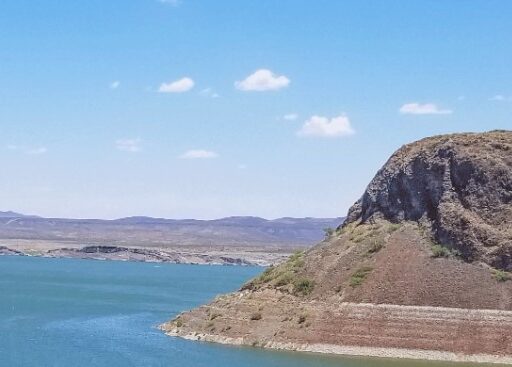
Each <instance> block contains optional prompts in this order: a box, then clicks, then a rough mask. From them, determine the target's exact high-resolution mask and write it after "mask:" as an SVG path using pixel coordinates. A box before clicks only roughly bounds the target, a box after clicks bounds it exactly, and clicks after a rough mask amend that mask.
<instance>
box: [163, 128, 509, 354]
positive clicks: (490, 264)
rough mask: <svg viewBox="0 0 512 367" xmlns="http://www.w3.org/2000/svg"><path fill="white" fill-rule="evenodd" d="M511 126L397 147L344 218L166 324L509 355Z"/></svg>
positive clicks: (293, 345) (322, 344)
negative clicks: (236, 287) (312, 242)
mask: <svg viewBox="0 0 512 367" xmlns="http://www.w3.org/2000/svg"><path fill="white" fill-rule="evenodd" d="M511 195H512V132H507V131H494V132H489V133H481V134H454V135H445V136H438V137H432V138H427V139H424V140H421V141H418V142H415V143H412V144H409V145H406V146H404V147H403V148H401V149H399V150H398V151H397V152H396V153H395V154H394V155H393V156H392V157H391V158H390V159H389V161H388V162H387V163H386V164H385V165H384V167H383V168H382V169H381V170H380V171H379V172H378V173H377V175H376V176H375V178H374V179H373V180H372V181H371V183H370V184H369V186H368V188H367V189H366V191H365V193H364V194H363V196H362V198H361V199H360V200H359V201H358V202H357V203H356V204H355V205H354V206H353V207H352V208H351V209H350V211H349V215H348V217H347V219H346V221H345V223H344V224H343V225H342V226H340V227H339V228H337V230H336V231H334V233H332V234H331V235H330V236H329V237H328V238H326V239H325V240H324V241H322V242H321V243H319V244H318V245H316V246H315V247H313V248H311V249H309V250H307V251H306V252H301V253H296V254H295V255H293V256H292V257H290V258H289V260H288V261H287V262H285V263H283V264H281V265H279V266H276V267H269V268H268V269H267V270H266V271H265V272H264V273H263V274H262V275H261V276H259V277H258V278H256V279H253V280H251V281H250V282H248V283H247V284H245V285H244V286H243V287H242V288H241V289H240V291H238V292H235V293H231V294H228V295H224V296H219V297H218V298H216V299H215V300H213V301H212V302H211V303H210V304H208V305H205V306H201V307H199V308H196V309H194V310H191V311H188V312H184V313H183V314H181V315H179V316H178V317H176V318H175V319H174V320H172V321H170V322H168V323H166V324H164V325H162V329H163V330H164V331H166V332H167V333H168V334H169V335H173V336H180V337H184V338H189V339H200V340H207V341H216V342H222V343H231V344H246V345H257V346H262V347H268V348H284V349H293V350H307V351H317V352H332V353H342V354H362V355H373V356H392V357H407V358H428V359H450V360H465V361H481V362H502V363H512V274H511V273H510V270H512V269H511V247H512V245H511V239H512V237H511V230H512V196H511Z"/></svg>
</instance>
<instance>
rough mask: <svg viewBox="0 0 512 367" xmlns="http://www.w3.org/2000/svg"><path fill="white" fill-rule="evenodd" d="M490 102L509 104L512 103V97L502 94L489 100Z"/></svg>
mask: <svg viewBox="0 0 512 367" xmlns="http://www.w3.org/2000/svg"><path fill="white" fill-rule="evenodd" d="M489 101H497V102H509V101H512V96H504V95H502V94H496V95H495V96H492V97H491V98H489Z"/></svg>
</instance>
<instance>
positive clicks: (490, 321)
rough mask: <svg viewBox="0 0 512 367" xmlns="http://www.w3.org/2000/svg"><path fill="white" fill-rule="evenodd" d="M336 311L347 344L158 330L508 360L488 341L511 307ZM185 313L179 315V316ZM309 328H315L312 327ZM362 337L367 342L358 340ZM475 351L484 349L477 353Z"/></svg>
mask: <svg viewBox="0 0 512 367" xmlns="http://www.w3.org/2000/svg"><path fill="white" fill-rule="evenodd" d="M305 307H308V306H305ZM315 307H317V308H322V305H315ZM337 313H339V315H340V316H341V317H343V318H345V319H346V321H347V325H348V324H350V326H347V327H346V328H345V330H344V331H342V333H341V334H342V335H343V336H344V339H345V340H346V341H345V342H344V343H347V344H346V345H345V344H344V343H339V344H334V343H332V344H331V343H319V342H314V341H311V342H303V341H300V340H285V339H284V338H279V336H276V337H273V338H269V339H268V340H264V339H262V340H258V339H255V336H254V335H251V334H250V333H248V334H232V335H230V336H228V335H226V334H227V333H223V334H224V335H221V334H218V333H215V332H213V333H210V332H208V331H205V332H197V331H194V330H193V329H195V328H191V329H189V328H188V327H186V326H177V325H176V323H172V322H171V323H166V324H163V325H161V326H160V329H161V330H163V331H164V332H165V333H166V334H167V335H168V336H173V337H180V338H183V339H187V340H194V341H204V342H213V343H219V344H226V345H238V346H242V345H246V346H253V347H261V348H267V349H277V350H288V351H299V352H312V353H322V354H337V355H350V356H364V357H381V358H400V359H418V360H431V361H447V362H472V363H496V364H512V356H511V355H510V354H508V353H507V352H504V351H503V350H501V351H497V350H494V349H493V347H492V346H491V345H490V344H491V343H489V341H490V340H495V339H496V340H497V339H500V338H502V339H503V340H502V341H503V342H504V343H507V340H508V339H507V335H510V332H511V331H512V311H503V310H476V309H473V310H469V309H458V308H447V307H426V306H403V305H376V304H362V303H359V304H357V303H343V304H341V305H340V307H339V309H338V310H337ZM183 315H185V314H183ZM183 315H180V316H179V317H178V318H182V317H183ZM185 317H187V319H186V320H187V321H184V323H185V322H187V323H188V322H191V321H190V320H189V319H188V315H185ZM217 318H218V317H215V319H217ZM219 318H220V317H219ZM183 325H185V324H183ZM483 325H487V327H483ZM475 326H479V327H480V330H478V329H475ZM308 327H309V328H312V329H313V328H314V326H308ZM372 329H374V330H373V331H372ZM469 330H478V331H477V332H476V333H474V334H470V333H468V332H467V331H469ZM310 332H311V333H314V332H317V333H322V332H325V330H310ZM375 332H377V333H378V335H379V336H378V337H377V335H371V337H369V336H370V335H368V334H373V333H375ZM367 333H368V334H367ZM277 335H279V333H277ZM432 338H439V340H438V341H437V344H439V348H438V349H429V348H428V346H427V345H430V346H433V345H434V344H435V343H432V341H431V340H429V339H432ZM280 339H281V340H280ZM356 339H357V340H358V342H359V344H360V345H356V344H352V345H351V344H350V343H351V342H352V343H354V342H355V341H356ZM363 340H365V341H364V342H361V341H363ZM422 340H423V341H422ZM425 343H427V344H425ZM475 343H481V344H483V345H484V346H483V347H478V348H474V347H472V346H471V344H475ZM398 345H401V346H403V347H399V346H398ZM425 346H427V347H425ZM505 348H506V347H505ZM473 349H477V350H479V351H480V350H481V351H485V352H484V353H481V352H476V353H475V352H474V351H473Z"/></svg>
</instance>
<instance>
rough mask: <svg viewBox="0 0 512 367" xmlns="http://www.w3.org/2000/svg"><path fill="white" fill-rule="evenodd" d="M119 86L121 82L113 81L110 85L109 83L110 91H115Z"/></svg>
mask: <svg viewBox="0 0 512 367" xmlns="http://www.w3.org/2000/svg"><path fill="white" fill-rule="evenodd" d="M120 85H121V82H120V81H119V80H114V81H113V82H112V83H110V85H109V87H110V89H117V88H119V86H120Z"/></svg>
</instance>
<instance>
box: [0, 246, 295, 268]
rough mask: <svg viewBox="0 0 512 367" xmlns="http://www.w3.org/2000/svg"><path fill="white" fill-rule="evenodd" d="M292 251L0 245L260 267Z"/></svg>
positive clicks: (95, 256)
mask: <svg viewBox="0 0 512 367" xmlns="http://www.w3.org/2000/svg"><path fill="white" fill-rule="evenodd" d="M265 250H266V251H265ZM292 253H293V251H286V252H285V251H272V249H253V248H248V249H246V250H244V249H240V248H229V247H227V248H224V249H222V250H219V249H212V250H206V251H205V250H204V249H202V248H194V247H191V246H183V247H180V248H179V247H174V248H172V249H161V248H151V247H144V248H141V247H124V246H110V245H89V246H82V247H80V246H75V247H55V248H51V249H37V248H36V249H34V248H30V249H19V248H18V249H16V248H12V247H9V246H5V245H3V244H0V256H27V257H43V258H65V259H83V260H98V261H122V262H145V263H154V264H186V265H216V266H259V267H262V268H264V267H268V266H271V265H276V264H279V263H281V262H282V261H284V260H285V259H286V258H288V256H289V255H291V254H292Z"/></svg>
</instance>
